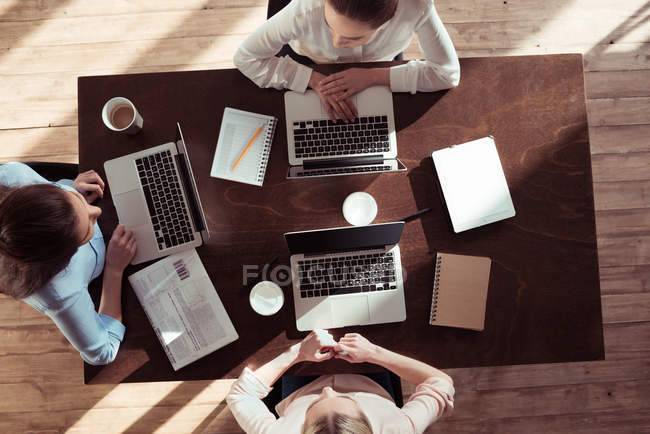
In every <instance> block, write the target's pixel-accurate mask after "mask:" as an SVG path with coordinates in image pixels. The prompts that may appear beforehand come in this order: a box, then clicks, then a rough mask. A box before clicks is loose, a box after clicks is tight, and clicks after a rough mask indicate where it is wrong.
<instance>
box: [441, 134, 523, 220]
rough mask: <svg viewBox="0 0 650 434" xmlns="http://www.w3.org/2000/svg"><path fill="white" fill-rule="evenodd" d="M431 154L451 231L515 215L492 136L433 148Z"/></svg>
mask: <svg viewBox="0 0 650 434" xmlns="http://www.w3.org/2000/svg"><path fill="white" fill-rule="evenodd" d="M431 158H433V164H434V165H435V168H436V172H437V174H438V180H439V181H440V187H441V188H442V194H443V196H444V200H445V202H446V205H447V210H448V211H449V216H450V218H451V223H452V226H453V228H454V232H456V233H458V232H462V231H466V230H468V229H472V228H476V227H479V226H483V225H486V224H489V223H493V222H496V221H499V220H503V219H506V218H509V217H514V215H515V208H514V206H513V204H512V198H511V197H510V190H509V189H508V184H507V182H506V177H505V175H504V173H503V167H501V161H500V160H499V154H498V152H497V148H496V145H495V143H494V138H493V137H492V136H488V137H483V138H481V139H478V140H474V141H471V142H467V143H463V144H460V145H454V146H450V147H448V148H444V149H441V150H439V151H434V152H432V153H431Z"/></svg>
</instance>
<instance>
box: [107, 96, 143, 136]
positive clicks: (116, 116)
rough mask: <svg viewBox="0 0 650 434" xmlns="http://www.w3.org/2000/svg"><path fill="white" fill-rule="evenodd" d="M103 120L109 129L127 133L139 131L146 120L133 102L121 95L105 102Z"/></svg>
mask: <svg viewBox="0 0 650 434" xmlns="http://www.w3.org/2000/svg"><path fill="white" fill-rule="evenodd" d="M102 120H103V121H104V124H105V125H106V126H107V127H108V128H109V129H111V130H113V131H119V132H122V133H126V134H136V133H138V132H139V131H140V130H141V129H142V124H143V122H144V121H143V119H142V116H140V113H138V110H137V109H136V108H135V106H134V105H133V103H132V102H131V101H129V100H128V99H126V98H124V97H121V96H116V97H114V98H111V99H109V100H108V101H107V102H106V104H104V108H103V109H102Z"/></svg>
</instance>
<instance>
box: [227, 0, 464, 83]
mask: <svg viewBox="0 0 650 434" xmlns="http://www.w3.org/2000/svg"><path fill="white" fill-rule="evenodd" d="M324 1H325V0H293V1H292V2H291V3H289V5H288V6H286V7H285V8H284V9H282V10H281V11H280V12H278V13H277V14H275V15H274V16H273V17H271V18H270V19H269V20H268V21H266V22H265V23H264V24H263V25H262V26H260V27H259V28H258V29H257V30H255V32H253V34H252V35H250V36H249V37H248V38H247V39H246V40H245V41H244V43H243V44H242V45H241V46H240V47H239V49H238V50H237V52H236V53H235V56H234V59H233V61H234V63H235V66H237V68H239V70H240V71H241V72H242V73H243V74H244V75H246V76H247V77H248V78H250V79H251V80H252V81H253V82H255V84H257V85H258V86H260V87H273V88H275V89H291V90H295V91H298V92H304V91H305V90H306V89H307V85H308V83H309V78H310V77H311V72H312V68H310V67H308V66H305V65H302V64H300V63H298V62H296V61H294V60H293V59H291V58H290V57H289V56H284V57H275V54H276V53H277V52H278V51H280V49H281V48H282V46H283V45H284V44H289V45H290V46H291V48H292V49H293V50H294V51H295V52H296V53H298V54H301V55H303V56H307V57H310V58H311V59H312V60H314V62H316V63H352V62H375V61H388V60H393V58H394V57H395V56H396V55H397V54H399V53H401V52H402V51H404V49H406V47H408V45H409V43H410V42H411V39H412V38H413V34H414V33H415V34H417V35H418V40H419V43H420V50H421V51H422V54H423V55H424V60H411V61H409V62H408V63H406V64H403V65H398V66H393V67H391V68H390V88H391V90H392V91H393V92H411V93H415V92H417V91H420V92H433V91H436V90H440V89H448V88H450V87H454V86H457V85H458V82H459V80H460V64H459V63H458V56H457V55H456V50H455V49H454V45H453V44H452V42H451V39H450V38H449V34H448V33H447V30H446V29H445V26H444V25H443V24H442V21H441V20H440V17H439V16H438V14H437V12H436V9H435V7H434V5H433V1H432V0H399V3H398V6H397V10H396V11H395V15H394V16H393V18H391V19H390V20H388V21H387V22H386V23H384V24H383V25H381V26H380V27H379V28H378V29H377V30H376V31H375V34H374V35H373V36H372V38H371V39H370V40H369V41H368V42H366V43H365V44H363V45H362V46H359V47H354V48H336V47H334V45H332V34H331V32H330V30H329V27H328V26H327V23H326V22H325V13H324V6H323V3H324Z"/></svg>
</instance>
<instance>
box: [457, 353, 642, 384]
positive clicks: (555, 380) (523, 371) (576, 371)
mask: <svg viewBox="0 0 650 434" xmlns="http://www.w3.org/2000/svg"><path fill="white" fill-rule="evenodd" d="M445 372H447V373H448V374H449V375H450V376H451V377H452V378H453V380H454V384H455V385H456V389H471V390H476V391H481V390H484V391H489V390H492V391H494V390H502V389H520V388H530V387H545V386H561V385H567V384H587V383H600V382H616V381H633V380H646V379H648V378H649V377H650V361H648V360H636V359H632V360H623V361H597V362H574V363H546V364H537V365H513V366H494V367H484V368H464V369H448V370H445Z"/></svg>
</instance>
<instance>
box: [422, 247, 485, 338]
mask: <svg viewBox="0 0 650 434" xmlns="http://www.w3.org/2000/svg"><path fill="white" fill-rule="evenodd" d="M491 265H492V261H491V260H490V258H485V257H482V256H466V255H452V254H450V253H438V254H437V256H436V268H435V276H434V279H433V296H432V300H431V314H430V317H429V324H431V325H439V326H446V327H459V328H465V329H471V330H477V331H481V330H483V328H484V327H485V306H486V301H487V291H488V283H489V281H490V266H491Z"/></svg>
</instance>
